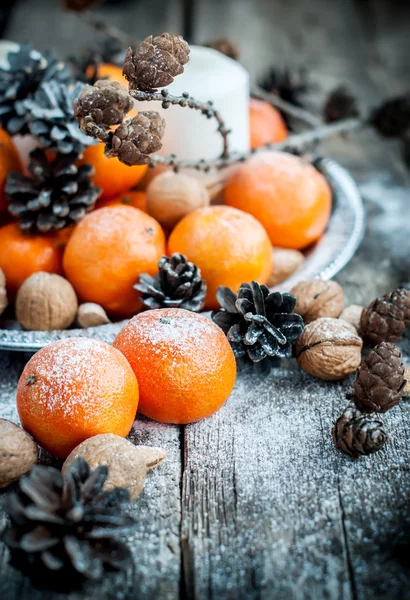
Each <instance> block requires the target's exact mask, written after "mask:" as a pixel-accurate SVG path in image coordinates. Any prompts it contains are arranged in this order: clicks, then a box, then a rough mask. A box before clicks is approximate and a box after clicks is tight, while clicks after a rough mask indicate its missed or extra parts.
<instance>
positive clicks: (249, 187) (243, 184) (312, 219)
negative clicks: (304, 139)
mask: <svg viewBox="0 0 410 600" xmlns="http://www.w3.org/2000/svg"><path fill="white" fill-rule="evenodd" d="M225 202H226V204H228V205H229V206H234V207H235V208H239V209H241V210H244V211H246V212H247V213H249V214H251V215H253V216H254V217H255V218H256V219H258V221H260V223H262V225H263V226H264V227H265V229H266V231H267V232H268V234H269V237H270V240H271V242H272V245H273V246H280V247H282V248H295V249H297V250H300V249H302V248H306V246H309V245H310V244H312V243H313V242H316V241H317V240H318V239H319V238H320V236H321V235H322V233H323V232H324V230H325V228H326V225H327V222H328V220H329V216H330V211H331V207H332V193H331V189H330V187H329V184H328V183H327V181H326V179H325V178H324V177H323V175H322V174H321V173H319V171H317V170H316V169H315V168H314V167H313V166H312V165H311V164H310V163H308V162H306V161H304V160H302V159H301V158H299V157H297V156H293V155H292V154H287V153H285V152H260V153H258V154H256V155H254V156H252V157H251V158H250V159H249V160H248V161H247V162H246V163H244V164H243V165H241V166H240V167H239V168H238V169H237V170H236V171H235V172H234V173H233V174H232V176H231V177H230V178H229V179H228V182H227V185H226V187H225Z"/></svg>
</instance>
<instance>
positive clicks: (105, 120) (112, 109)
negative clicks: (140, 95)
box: [74, 79, 134, 133]
mask: <svg viewBox="0 0 410 600" xmlns="http://www.w3.org/2000/svg"><path fill="white" fill-rule="evenodd" d="M133 106H134V101H133V99H132V98H131V96H130V95H129V94H128V92H127V90H126V89H125V88H124V87H123V86H122V85H121V84H120V83H118V82H117V81H108V80H106V79H101V80H99V81H96V82H95V84H94V85H85V86H84V87H83V88H82V90H81V93H80V95H79V97H78V98H76V99H75V100H74V117H75V118H76V119H77V121H78V122H79V124H80V127H81V129H82V130H83V132H84V133H87V126H86V123H85V122H84V119H85V118H86V117H90V119H91V121H92V122H93V123H95V124H96V125H99V126H102V127H104V129H109V128H110V127H112V125H119V124H120V123H122V121H123V119H124V117H125V115H126V114H127V113H128V112H129V111H130V110H131V109H132V107H133Z"/></svg>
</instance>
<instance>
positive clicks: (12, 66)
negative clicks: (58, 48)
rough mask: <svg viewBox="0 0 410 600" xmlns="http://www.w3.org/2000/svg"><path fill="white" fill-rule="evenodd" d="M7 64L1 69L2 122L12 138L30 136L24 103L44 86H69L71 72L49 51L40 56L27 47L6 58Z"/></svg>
mask: <svg viewBox="0 0 410 600" xmlns="http://www.w3.org/2000/svg"><path fill="white" fill-rule="evenodd" d="M7 59H8V65H7V66H6V67H1V68H0V123H1V126H2V127H3V128H4V129H6V130H7V131H8V133H9V134H10V135H15V134H17V133H20V134H27V133H29V130H28V127H27V123H26V107H25V106H24V104H23V101H24V100H26V99H27V98H29V97H31V96H32V95H33V94H35V93H36V92H37V90H38V89H39V87H40V86H41V84H44V83H48V82H51V81H52V82H54V83H55V84H56V85H58V84H68V83H69V82H70V81H71V73H70V71H69V70H68V69H67V68H66V67H65V66H64V63H62V62H61V61H59V60H57V59H56V58H55V57H54V56H53V54H51V53H50V52H45V53H44V54H41V53H40V52H37V51H36V50H33V48H32V47H31V46H30V45H28V44H22V45H21V46H20V47H19V50H18V51H17V52H10V53H9V54H8V55H7Z"/></svg>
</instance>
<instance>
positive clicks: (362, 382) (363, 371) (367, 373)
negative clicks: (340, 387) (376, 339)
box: [353, 342, 406, 412]
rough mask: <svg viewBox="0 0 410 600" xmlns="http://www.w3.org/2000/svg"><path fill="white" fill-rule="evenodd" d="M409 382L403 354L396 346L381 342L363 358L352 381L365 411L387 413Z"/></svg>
mask: <svg viewBox="0 0 410 600" xmlns="http://www.w3.org/2000/svg"><path fill="white" fill-rule="evenodd" d="M405 385H406V380H405V379H404V366H403V363H402V361H401V353H400V350H399V348H398V347H397V346H395V345H394V344H389V343H388V342H382V343H381V344H380V345H379V346H376V347H375V348H373V350H372V351H371V352H370V353H369V356H368V357H367V358H366V359H365V360H362V363H361V365H360V367H359V368H358V370H357V373H356V379H355V380H354V382H353V389H354V394H355V397H356V399H357V402H358V404H359V406H360V408H361V409H362V410H365V411H368V412H373V411H375V412H386V411H387V410H389V409H390V408H393V406H395V405H396V404H398V402H399V401H400V397H401V394H400V392H401V391H402V389H403V388H404V386H405Z"/></svg>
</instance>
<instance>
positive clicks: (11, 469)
mask: <svg viewBox="0 0 410 600" xmlns="http://www.w3.org/2000/svg"><path fill="white" fill-rule="evenodd" d="M37 456H38V447H37V444H36V443H35V441H34V440H33V438H32V437H31V435H29V434H28V433H27V432H26V431H24V429H22V428H21V427H19V426H18V425H16V424H15V423H12V422H11V421H8V420H7V419H0V488H5V487H7V486H8V485H10V484H11V483H13V481H16V479H19V477H22V475H25V474H26V473H28V472H29V471H30V469H31V468H32V467H33V466H34V465H35V464H36V462H37Z"/></svg>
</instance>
